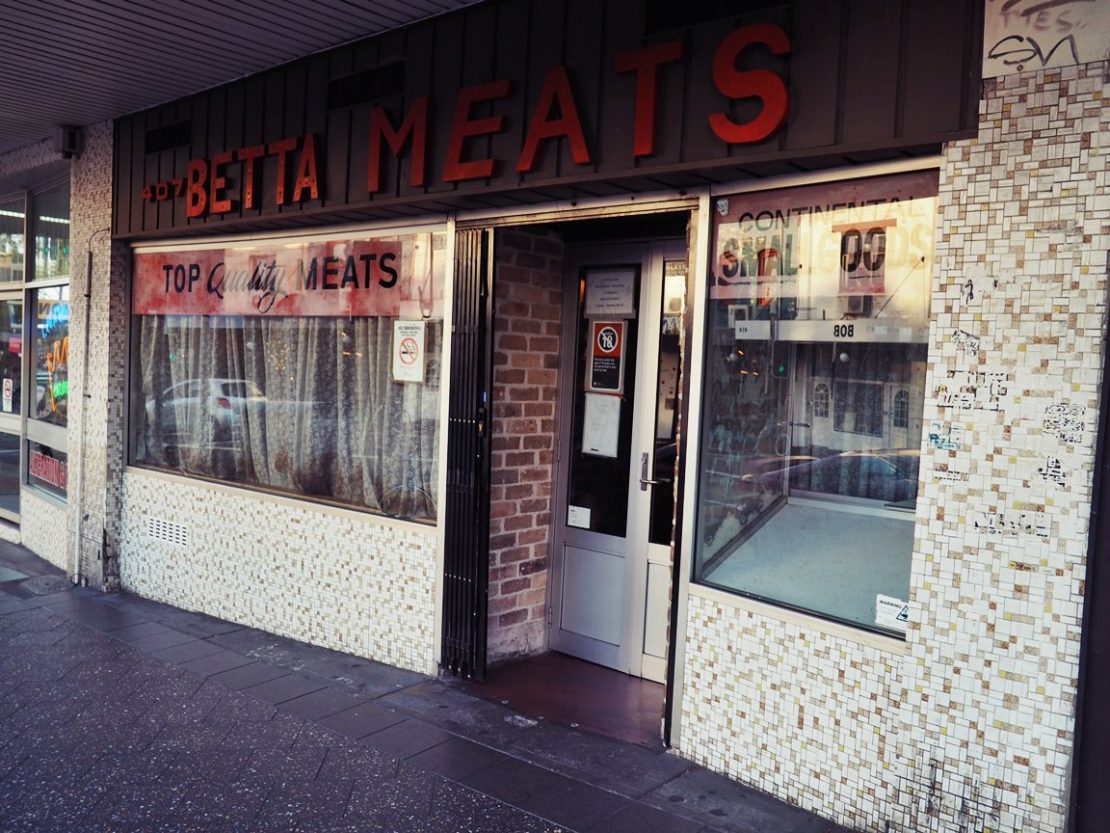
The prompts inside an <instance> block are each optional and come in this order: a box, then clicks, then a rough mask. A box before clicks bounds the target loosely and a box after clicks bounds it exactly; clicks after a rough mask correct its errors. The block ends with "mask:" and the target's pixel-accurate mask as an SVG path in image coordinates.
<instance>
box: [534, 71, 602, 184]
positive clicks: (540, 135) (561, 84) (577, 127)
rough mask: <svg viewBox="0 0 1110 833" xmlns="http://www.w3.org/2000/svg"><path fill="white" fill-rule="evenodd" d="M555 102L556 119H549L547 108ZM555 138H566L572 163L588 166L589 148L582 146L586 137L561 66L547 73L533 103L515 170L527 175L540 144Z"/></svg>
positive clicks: (565, 74)
mask: <svg viewBox="0 0 1110 833" xmlns="http://www.w3.org/2000/svg"><path fill="white" fill-rule="evenodd" d="M555 103H558V105H559V118H557V119H553V118H551V105H552V104H555ZM558 136H566V137H567V141H568V142H570V155H571V156H572V157H573V158H574V161H575V162H576V163H578V164H579V165H589V164H590V149H589V148H588V147H586V137H585V136H584V135H582V122H581V120H580V119H579V118H578V106H577V105H576V104H575V103H574V93H572V92H571V89H570V79H569V78H568V77H567V68H566V67H563V66H558V67H552V68H551V69H550V70H548V73H547V78H545V79H544V82H543V89H542V90H541V91H540V97H539V100H538V101H537V102H536V114H535V115H534V116H533V117H532V126H531V127H529V128H528V137H527V138H526V139H525V140H524V150H522V151H521V152H520V161H518V162H517V163H516V169H517V170H518V171H520V172H521V173H527V172H528V171H530V170H532V169H533V168H535V167H536V151H537V150H538V149H539V146H540V142H541V141H543V140H544V139H554V138H556V137H558Z"/></svg>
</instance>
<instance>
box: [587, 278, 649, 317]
mask: <svg viewBox="0 0 1110 833" xmlns="http://www.w3.org/2000/svg"><path fill="white" fill-rule="evenodd" d="M583 315H584V316H585V317H586V318H635V317H636V270H635V269H634V268H631V267H623V268H619V269H587V270H586V308H585V310H584V312H583Z"/></svg>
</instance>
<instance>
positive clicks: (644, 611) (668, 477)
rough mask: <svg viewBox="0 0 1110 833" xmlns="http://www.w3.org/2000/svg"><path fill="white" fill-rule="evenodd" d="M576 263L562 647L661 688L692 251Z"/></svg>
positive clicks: (567, 400)
mask: <svg viewBox="0 0 1110 833" xmlns="http://www.w3.org/2000/svg"><path fill="white" fill-rule="evenodd" d="M567 263H568V275H569V280H570V281H571V283H570V284H568V289H572V288H573V291H567V292H566V293H565V301H564V303H565V306H564V309H563V321H564V322H565V324H566V326H565V327H564V343H563V352H562V359H561V365H560V369H559V374H560V375H559V391H560V402H559V454H558V459H559V467H558V476H557V479H556V483H555V490H556V493H555V500H554V519H553V523H552V532H553V541H552V576H551V579H552V586H551V614H550V616H551V618H550V623H549V642H550V647H551V648H552V649H553V650H556V651H560V652H562V653H566V654H571V655H573V656H576V657H580V658H582V659H586V660H589V661H591V662H595V663H598V664H600V665H604V666H608V667H609V668H614V669H617V670H619V671H623V672H625V673H627V674H631V675H633V676H637V677H645V678H647V679H650V680H655V681H657V682H663V681H664V678H665V675H666V655H667V619H668V615H667V612H668V610H669V608H670V581H671V540H672V532H673V517H674V496H675V492H676V487H677V483H676V482H675V475H676V470H675V458H676V453H675V452H676V430H677V417H676V414H677V405H678V391H679V390H680V389H681V380H680V378H679V377H680V372H681V359H680V355H679V333H680V331H681V327H682V311H683V299H684V298H685V294H686V271H687V270H686V245H685V242H684V241H675V242H673V243H654V244H643V245H622V246H601V247H589V248H576V249H570V250H568V252H567Z"/></svg>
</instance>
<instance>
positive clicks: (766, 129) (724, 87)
mask: <svg viewBox="0 0 1110 833" xmlns="http://www.w3.org/2000/svg"><path fill="white" fill-rule="evenodd" d="M757 43H759V44H763V45H764V46H766V47H767V48H768V49H770V50H771V54H773V55H789V54H790V39H789V38H788V37H787V36H786V32H784V31H782V29H780V28H779V27H778V26H775V25H774V24H773V23H760V24H758V25H755V26H744V27H741V28H740V29H737V30H736V31H735V32H733V33H732V34H731V35H729V36H728V37H727V38H725V39H724V40H723V41H721V45H720V46H718V47H717V52H716V54H715V55H714V56H713V83H714V84H716V85H717V89H718V90H720V91H721V92H722V93H724V94H725V95H727V96H728V97H729V98H758V99H759V100H760V101H762V102H763V109H762V111H761V112H760V114H759V115H758V116H756V117H755V118H754V119H752V120H751V121H750V122H748V123H746V124H736V123H735V122H734V121H732V119H730V118H729V117H728V114H727V113H724V112H718V113H711V114H710V116H709V126H710V127H711V128H713V132H714V133H716V134H717V136H718V138H720V139H721V140H722V141H724V142H728V143H729V144H748V143H751V142H762V141H763V140H764V139H766V138H767V137H768V136H770V135H771V134H773V133H774V132H775V131H777V130H778V129H779V128H780V127H782V124H783V122H785V121H786V110H787V104H788V95H787V91H786V83H785V82H784V81H783V80H782V78H780V77H779V76H778V75H776V74H775V73H773V72H771V70H769V69H750V70H746V71H743V72H741V71H740V70H738V69H736V59H737V58H739V57H740V53H741V52H743V51H744V50H745V49H747V48H748V47H749V46H752V45H753V44H757Z"/></svg>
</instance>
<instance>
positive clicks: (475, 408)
mask: <svg viewBox="0 0 1110 833" xmlns="http://www.w3.org/2000/svg"><path fill="white" fill-rule="evenodd" d="M492 264H493V234H492V232H491V231H490V230H488V229H472V230H470V229H468V230H465V231H460V232H458V234H457V236H456V239H455V285H454V295H453V313H452V317H451V390H450V400H449V417H448V424H447V501H446V507H445V515H444V522H445V523H446V525H447V527H446V528H447V535H446V542H445V546H444V566H443V644H442V650H441V654H440V656H441V659H440V665H441V667H442V668H443V670H444V671H445V672H447V673H449V674H453V675H456V676H461V677H474V678H477V679H481V678H483V677H484V676H485V671H486V605H487V593H488V585H489V472H490V438H489V434H490V431H489V402H490V389H491V387H492V382H493V380H492V362H491V355H492V345H491V342H490V338H491V319H492V300H493V299H492V292H491V271H492Z"/></svg>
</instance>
